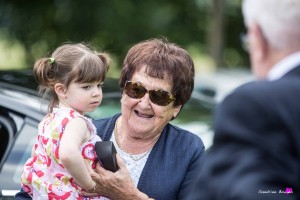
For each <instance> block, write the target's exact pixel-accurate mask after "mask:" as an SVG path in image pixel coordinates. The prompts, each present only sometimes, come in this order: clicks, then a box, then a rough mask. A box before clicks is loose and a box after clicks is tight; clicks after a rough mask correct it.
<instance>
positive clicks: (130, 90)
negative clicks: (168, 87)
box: [124, 81, 175, 106]
mask: <svg viewBox="0 0 300 200" xmlns="http://www.w3.org/2000/svg"><path fill="white" fill-rule="evenodd" d="M124 91H125V94H127V95H128V96H129V97H131V98H133V99H140V98H142V97H143V96H145V94H146V93H148V94H149V97H150V100H151V102H152V103H154V104H156V105H159V106H166V105H168V104H169V103H170V102H172V101H174V100H175V97H174V96H173V95H172V94H171V93H170V92H166V91H164V90H147V89H146V88H145V87H144V86H143V85H142V84H140V83H135V82H132V81H127V82H126V84H125V88H124Z"/></svg>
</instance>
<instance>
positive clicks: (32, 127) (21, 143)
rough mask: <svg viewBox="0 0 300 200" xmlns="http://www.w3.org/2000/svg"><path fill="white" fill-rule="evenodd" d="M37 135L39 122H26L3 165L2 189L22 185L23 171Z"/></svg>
mask: <svg viewBox="0 0 300 200" xmlns="http://www.w3.org/2000/svg"><path fill="white" fill-rule="evenodd" d="M25 133H26V134H25ZM36 135H37V124H36V123H32V124H31V123H25V125H24V126H23V127H22V129H21V131H20V133H19V136H18V137H17V139H16V141H15V143H14V145H13V150H12V151H11V153H10V154H9V156H8V157H7V159H6V162H5V163H4V165H3V167H2V170H1V174H0V185H1V189H7V190H9V189H16V184H17V185H20V186H21V173H22V170H23V167H24V163H25V162H26V160H27V159H28V158H29V157H30V155H31V148H32V146H33V143H34V140H35V137H36Z"/></svg>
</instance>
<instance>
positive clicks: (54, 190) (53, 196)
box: [48, 184, 71, 200]
mask: <svg viewBox="0 0 300 200" xmlns="http://www.w3.org/2000/svg"><path fill="white" fill-rule="evenodd" d="M48 191H49V193H48V199H49V200H57V199H67V198H68V197H70V196H71V192H64V191H62V189H61V188H60V187H56V186H53V184H50V185H49V187H48Z"/></svg>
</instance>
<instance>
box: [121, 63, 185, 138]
mask: <svg viewBox="0 0 300 200" xmlns="http://www.w3.org/2000/svg"><path fill="white" fill-rule="evenodd" d="M130 81H132V82H139V83H140V84H142V85H143V86H144V87H145V88H146V89H147V90H156V89H157V90H158V89H159V90H164V91H166V92H171V91H172V85H171V83H170V82H169V81H168V80H164V79H159V78H153V77H150V76H148V75H147V74H146V73H145V68H142V69H141V70H140V71H138V72H135V73H134V74H133V76H132V79H131V80H130ZM173 104H174V102H171V103H169V104H168V105H166V106H159V105H156V104H154V103H153V102H151V100H150V98H149V94H148V93H146V94H145V95H144V96H143V97H142V98H140V99H134V98H131V97H129V96H128V95H127V94H126V93H124V92H123V94H122V99H121V109H122V124H123V125H124V129H126V133H127V135H128V136H131V137H135V138H151V137H155V136H157V135H159V134H161V132H162V129H163V128H164V127H165V125H166V124H167V123H168V122H169V121H170V120H171V119H172V117H176V115H177V114H178V113H179V111H180V108H181V106H178V107H175V108H174V107H173Z"/></svg>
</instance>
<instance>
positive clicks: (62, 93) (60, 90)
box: [54, 83, 67, 98]
mask: <svg viewBox="0 0 300 200" xmlns="http://www.w3.org/2000/svg"><path fill="white" fill-rule="evenodd" d="M54 90H55V93H56V94H57V96H58V97H61V98H65V97H66V92H67V90H66V88H65V86H64V85H63V84H61V83H56V84H55V85H54Z"/></svg>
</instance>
